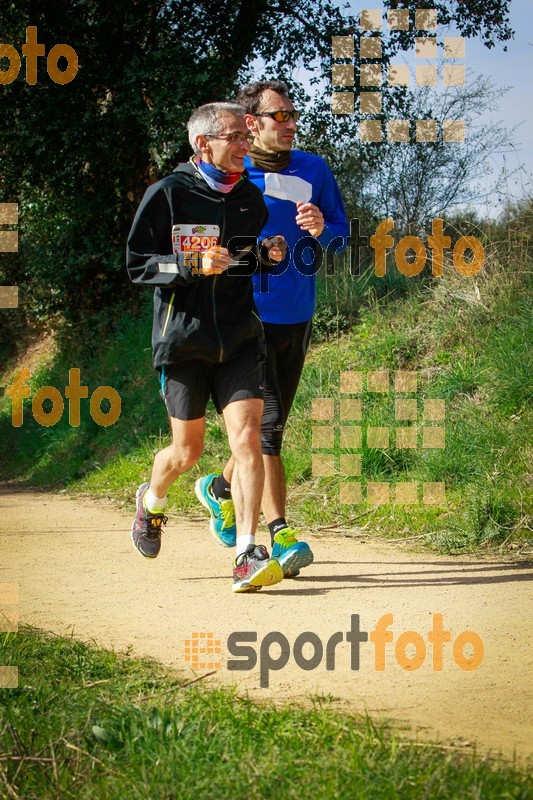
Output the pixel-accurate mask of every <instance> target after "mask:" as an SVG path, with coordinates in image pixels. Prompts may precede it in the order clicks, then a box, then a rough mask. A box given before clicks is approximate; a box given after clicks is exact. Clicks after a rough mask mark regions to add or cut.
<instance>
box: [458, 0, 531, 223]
mask: <svg viewBox="0 0 533 800" xmlns="http://www.w3.org/2000/svg"><path fill="white" fill-rule="evenodd" d="M510 17H511V27H512V28H514V30H515V38H514V39H513V40H512V41H510V42H509V43H508V45H507V52H504V51H503V48H502V47H495V48H493V49H492V50H487V48H486V47H483V45H482V44H481V42H479V41H477V40H473V39H470V40H468V41H467V43H466V59H465V60H466V64H467V66H468V67H469V68H470V69H472V70H473V71H474V72H478V73H481V74H482V75H484V76H485V77H488V78H490V79H491V80H493V81H494V85H495V87H498V86H509V87H511V88H510V90H509V92H508V93H507V94H506V95H504V97H502V98H501V99H500V100H499V102H498V107H496V108H494V109H487V111H486V114H485V119H487V120H503V121H504V124H505V126H506V127H507V128H514V127H515V126H519V127H518V130H517V131H516V132H515V134H514V141H515V142H516V144H517V147H516V150H515V151H514V152H513V153H511V154H509V155H507V156H506V157H505V161H506V164H507V167H508V169H509V170H510V171H515V172H516V173H517V174H515V175H514V176H513V177H512V178H511V179H510V180H509V182H508V189H507V190H508V192H509V194H510V195H511V196H513V195H514V196H517V197H519V196H523V195H524V194H526V193H528V194H529V196H532V195H533V180H532V174H533V89H532V83H533V26H532V24H531V21H532V18H533V2H532V0H511V6H510ZM503 163H504V162H503V158H501V157H500V158H496V159H495V166H496V167H498V166H503ZM520 165H522V166H523V169H520ZM495 203H496V204H497V198H495ZM487 211H488V213H490V214H491V216H495V212H497V211H498V205H496V207H495V208H489V209H487Z"/></svg>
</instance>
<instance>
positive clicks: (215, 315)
mask: <svg viewBox="0 0 533 800" xmlns="http://www.w3.org/2000/svg"><path fill="white" fill-rule="evenodd" d="M220 202H221V203H222V226H221V230H220V244H221V245H222V241H223V239H224V231H225V227H226V205H225V202H224V198H223V197H221V198H220ZM218 277H219V276H218V275H215V277H214V279H213V290H212V296H213V322H214V323H215V330H216V332H217V336H218V341H219V342H220V353H219V356H218V360H219V361H222V360H223V356H224V343H223V341H222V336H221V334H220V328H219V327H218V324H217V304H216V300H215V288H216V285H217V280H218Z"/></svg>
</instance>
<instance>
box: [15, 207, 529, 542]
mask: <svg viewBox="0 0 533 800" xmlns="http://www.w3.org/2000/svg"><path fill="white" fill-rule="evenodd" d="M513 224H514V223H513ZM509 230H511V229H509ZM532 261H533V246H532V244H531V231H530V228H528V226H527V225H524V229H523V230H521V232H520V236H514V235H513V237H511V234H509V238H508V240H507V241H504V242H503V244H502V243H501V242H497V243H496V244H495V245H493V246H492V245H491V244H490V242H488V241H487V260H486V264H485V267H484V269H483V271H482V272H481V273H480V274H479V275H478V276H476V278H464V277H461V276H459V275H458V274H457V273H456V271H455V270H454V269H453V268H452V267H451V266H448V267H446V268H445V274H444V277H443V278H441V279H438V280H437V279H432V278H428V277H427V276H426V278H425V279H419V278H417V279H415V280H414V281H412V282H410V279H408V278H405V277H404V276H402V275H400V274H399V273H398V272H397V271H394V268H390V267H389V270H388V272H387V276H386V279H376V278H375V277H374V276H372V275H369V273H367V272H363V274H362V275H361V276H359V277H354V276H352V275H351V274H350V272H349V267H348V265H347V264H342V263H340V264H339V265H337V268H336V272H335V274H334V275H333V276H330V275H326V274H325V272H323V273H321V274H320V280H319V283H318V312H317V330H318V334H319V337H318V338H315V341H316V343H315V344H314V345H313V347H312V348H311V351H310V354H309V356H308V359H307V362H306V366H305V369H304V373H303V376H302V380H301V383H300V387H299V390H298V394H297V397H296V401H295V405H294V408H293V411H292V413H291V417H290V419H289V422H288V425H287V429H286V435H285V444H284V461H285V467H286V472H287V478H288V486H289V499H290V517H291V521H292V522H293V524H298V525H300V526H302V527H304V528H307V527H311V528H313V527H316V526H320V525H322V524H327V525H333V524H335V523H338V524H340V525H344V526H350V525H352V524H353V521H354V520H357V519H358V518H360V517H361V515H362V514H364V515H365V516H364V522H365V523H366V524H367V527H368V530H370V531H372V532H373V533H376V534H380V535H384V536H386V537H388V538H394V537H399V538H401V537H404V536H411V537H412V536H413V535H418V536H420V541H422V542H423V543H426V544H427V545H429V546H431V547H437V548H438V549H440V550H442V551H444V552H459V551H464V550H476V549H477V548H479V547H488V546H490V547H493V546H500V545H502V544H503V543H506V547H508V546H512V547H515V546H517V545H518V546H521V543H523V542H527V541H528V535H529V531H530V524H529V523H530V519H531V516H530V514H531V510H530V509H531V479H530V475H529V469H528V463H529V462H530V459H531V453H530V449H528V442H530V441H531V429H532V410H531V373H532V363H531V360H532V359H531V347H530V342H531V338H532V330H531V328H532V326H531V310H530V309H531V278H530V275H531V263H532ZM509 265H512V269H511V268H510V266H509ZM419 277H420V278H421V277H422V276H419ZM380 281H381V282H380ZM140 297H142V298H143V300H142V306H141V309H140V310H138V311H137V313H136V314H135V315H133V314H132V313H131V311H130V310H129V309H120V308H118V309H115V310H114V314H115V319H114V327H113V329H112V333H106V332H107V331H109V330H110V327H109V319H108V317H109V312H107V313H106V312H102V314H101V317H96V318H95V319H94V321H93V324H92V325H91V326H90V328H88V329H87V330H84V331H79V330H77V331H75V332H72V331H70V334H69V332H68V331H66V332H63V333H62V334H61V336H60V339H59V352H58V355H57V356H56V357H55V359H53V360H52V361H51V362H48V364H47V366H46V367H43V369H42V370H41V371H40V373H39V374H35V375H33V376H32V389H33V391H35V390H36V389H37V388H38V387H39V386H43V385H52V386H56V387H57V388H58V389H59V390H60V391H61V392H64V387H65V385H66V383H67V381H68V370H69V368H70V367H79V368H80V369H81V379H82V383H85V384H88V386H89V392H90V393H92V392H93V391H94V389H95V388H96V387H97V386H99V385H110V386H113V387H114V388H116V390H117V391H118V392H119V394H120V396H121V398H122V415H121V417H120V419H119V420H118V422H117V423H116V424H115V425H113V426H111V427H108V428H102V427H99V426H98V425H97V424H96V423H95V422H94V421H93V420H92V419H91V418H90V416H89V414H88V401H86V400H85V401H82V410H83V413H82V421H81V425H80V427H79V428H72V427H70V426H69V422H68V413H67V410H65V412H64V414H63V418H62V419H61V421H60V422H59V423H57V424H56V425H55V426H53V427H50V428H43V427H41V426H39V425H38V424H37V423H36V422H35V420H34V419H33V417H32V414H31V405H30V403H29V401H25V421H24V424H23V426H22V427H21V428H13V426H12V425H11V418H10V403H9V402H8V401H7V400H5V399H4V400H0V440H1V441H2V442H3V444H4V449H5V453H4V458H3V464H4V468H3V475H4V477H5V476H8V477H16V478H19V479H22V480H26V481H28V482H30V483H32V484H37V485H56V486H67V487H68V488H69V489H70V490H73V491H77V490H81V491H86V492H90V493H92V494H100V495H104V496H107V497H111V498H113V499H115V500H117V501H120V502H126V503H132V504H133V499H134V495H135V489H136V487H137V485H138V484H139V483H140V482H141V481H144V480H146V479H148V478H149V475H150V469H151V463H152V460H153V456H154V454H155V453H156V452H157V450H158V449H160V448H161V446H163V445H166V444H167V443H168V442H169V435H168V421H167V419H166V413H165V408H164V404H163V403H162V401H161V399H160V397H159V394H158V385H157V381H156V377H155V373H154V371H153V370H152V367H151V352H150V331H151V304H150V292H145V293H144V294H143V293H142V292H140ZM344 370H349V371H361V372H363V373H365V372H367V371H374V370H389V371H390V373H391V377H392V376H393V375H394V374H395V372H396V371H398V370H412V371H416V372H417V374H418V379H419V380H418V392H417V393H416V394H414V393H411V394H407V395H404V396H405V397H407V398H412V399H414V398H417V403H418V410H419V415H421V413H422V408H423V405H422V404H423V400H424V399H426V398H444V399H445V402H446V421H445V428H446V447H445V448H444V449H443V450H440V449H422V448H421V446H420V445H421V442H420V441H419V447H418V448H417V449H416V450H408V449H401V448H400V449H397V448H396V447H395V446H394V442H395V439H394V434H393V433H391V440H390V446H389V447H388V448H386V449H374V448H368V447H367V444H366V441H365V439H363V449H362V453H361V455H362V473H363V476H364V480H363V483H364V482H365V481H368V480H370V481H375V482H387V483H390V484H391V485H392V491H394V485H395V484H396V483H397V482H416V483H418V484H421V483H424V482H426V483H428V482H445V485H446V498H447V500H446V505H445V506H444V507H433V506H428V505H424V504H423V503H422V502H418V503H417V504H416V505H414V506H400V505H397V506H396V505H393V504H387V505H383V506H377V507H373V506H368V505H366V503H362V504H358V505H353V504H351V505H345V504H341V503H340V500H339V487H340V485H341V483H342V482H343V481H346V480H347V478H346V477H339V476H336V477H332V478H318V477H315V476H313V474H312V427H313V424H312V420H311V409H312V403H313V400H314V399H315V398H318V397H330V398H333V399H334V400H335V401H336V402H337V404H338V401H339V376H340V373H341V371H344ZM5 377H6V378H8V376H7V375H6V376H5ZM362 400H363V405H364V418H363V428H366V427H367V426H376V427H388V428H389V429H391V431H393V429H394V428H395V427H397V426H398V422H397V421H396V419H395V405H394V400H395V397H394V393H393V392H392V391H390V392H389V393H388V394H386V395H379V394H376V393H372V392H368V391H366V390H365V391H364V393H363V395H362ZM402 424H405V425H411V424H413V423H402ZM418 424H420V423H418ZM335 435H336V437H337V438H336V445H335V449H336V453H337V454H338V453H339V433H338V432H337V433H336V434H335ZM228 455H229V450H228V446H227V442H226V437H225V431H224V425H223V422H222V420H221V418H219V417H217V416H216V414H214V412H213V410H212V409H211V411H210V412H209V413H208V422H207V435H206V447H205V453H204V455H203V457H202V459H201V461H200V462H199V464H198V465H197V466H196V467H194V468H193V469H192V470H190V472H188V473H187V474H185V475H184V476H182V477H181V478H180V479H179V480H178V481H177V482H176V483H175V484H174V486H173V487H172V488H171V490H170V500H171V508H173V509H176V510H179V511H180V513H187V512H189V511H190V510H194V511H195V512H196V511H197V503H196V500H195V496H194V492H193V491H192V489H193V486H194V482H195V480H196V479H197V478H198V477H199V476H200V475H202V474H205V473H206V472H211V471H218V470H220V469H221V468H222V466H223V464H224V462H225V460H226V458H227V457H228ZM419 492H421V489H419ZM391 497H393V495H391ZM419 500H421V495H419Z"/></svg>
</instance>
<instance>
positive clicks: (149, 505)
mask: <svg viewBox="0 0 533 800" xmlns="http://www.w3.org/2000/svg"><path fill="white" fill-rule="evenodd" d="M143 500H144V505H145V508H146V510H147V511H149V512H150V514H158V513H159V512H160V511H164V510H165V507H166V504H167V502H168V498H167V496H166V495H165V496H164V497H157V495H155V494H154V493H153V492H152V490H151V489H148V490H147V491H146V494H145V495H144V498H143Z"/></svg>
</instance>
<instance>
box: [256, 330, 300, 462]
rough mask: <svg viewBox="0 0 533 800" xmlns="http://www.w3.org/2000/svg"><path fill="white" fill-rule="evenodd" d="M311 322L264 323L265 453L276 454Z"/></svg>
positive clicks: (279, 449) (263, 434)
mask: <svg viewBox="0 0 533 800" xmlns="http://www.w3.org/2000/svg"><path fill="white" fill-rule="evenodd" d="M311 322H312V320H307V322H295V323H292V324H291V325H275V324H273V323H269V322H264V323H263V327H264V329H265V339H266V345H267V357H266V370H265V408H264V410H263V418H262V420H261V445H262V451H263V454H264V455H267V456H279V454H280V452H281V442H282V438H283V429H284V427H285V423H286V422H287V417H288V416H289V411H290V410H291V406H292V403H293V400H294V396H295V394H296V390H297V388H298V384H299V382H300V376H301V374H302V369H303V366H304V361H305V355H306V353H307V348H308V347H309V340H310V339H311Z"/></svg>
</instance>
